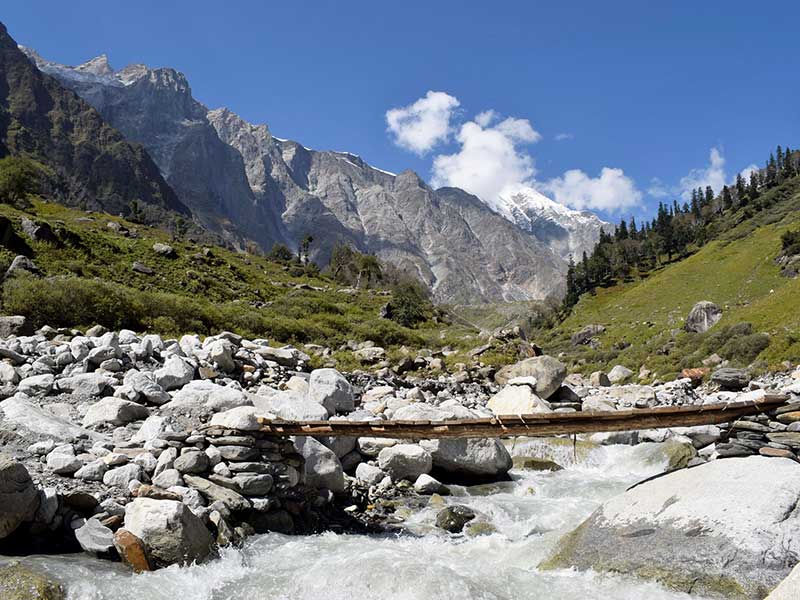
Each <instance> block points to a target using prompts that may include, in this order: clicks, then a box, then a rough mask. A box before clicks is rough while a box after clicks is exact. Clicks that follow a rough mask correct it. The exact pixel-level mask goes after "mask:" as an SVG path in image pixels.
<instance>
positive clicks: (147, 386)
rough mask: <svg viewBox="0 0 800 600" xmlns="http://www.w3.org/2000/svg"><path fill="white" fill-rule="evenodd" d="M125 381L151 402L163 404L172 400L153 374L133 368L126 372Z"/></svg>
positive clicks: (157, 404)
mask: <svg viewBox="0 0 800 600" xmlns="http://www.w3.org/2000/svg"><path fill="white" fill-rule="evenodd" d="M123 381H124V383H125V385H129V386H130V387H131V389H133V391H134V392H136V393H137V394H140V395H141V396H142V398H144V400H145V401H147V402H148V403H150V404H155V405H156V406H161V405H162V404H166V403H167V402H169V401H170V400H171V398H170V395H169V394H168V393H167V392H166V391H164V389H163V388H162V387H161V386H160V385H159V384H157V383H156V382H155V381H154V380H153V374H149V373H142V372H140V371H137V370H135V369H132V370H130V371H128V372H127V373H125V377H124V379H123Z"/></svg>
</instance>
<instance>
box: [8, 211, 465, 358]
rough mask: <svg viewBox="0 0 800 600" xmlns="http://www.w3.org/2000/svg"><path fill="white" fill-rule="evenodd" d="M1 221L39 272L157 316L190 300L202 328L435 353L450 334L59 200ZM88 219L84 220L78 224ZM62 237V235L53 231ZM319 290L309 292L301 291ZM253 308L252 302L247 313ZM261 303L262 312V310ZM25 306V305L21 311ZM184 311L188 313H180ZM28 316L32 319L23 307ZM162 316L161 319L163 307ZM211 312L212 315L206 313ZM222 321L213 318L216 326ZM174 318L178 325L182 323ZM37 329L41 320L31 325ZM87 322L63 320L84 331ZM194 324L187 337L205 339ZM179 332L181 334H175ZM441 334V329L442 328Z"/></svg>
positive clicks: (330, 284) (258, 263) (250, 261)
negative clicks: (33, 225) (105, 285)
mask: <svg viewBox="0 0 800 600" xmlns="http://www.w3.org/2000/svg"><path fill="white" fill-rule="evenodd" d="M0 215H4V216H7V217H9V218H10V219H11V220H12V222H13V223H14V227H15V229H16V231H17V233H19V234H20V235H21V236H22V237H23V238H24V239H26V241H28V243H29V244H30V245H31V247H32V249H33V253H32V258H33V260H34V262H36V264H37V265H38V266H39V268H40V269H42V270H43V271H44V273H45V274H46V275H48V276H69V277H79V278H81V279H80V280H81V281H85V283H83V284H81V285H83V286H85V287H89V286H90V285H91V284H90V283H89V281H90V280H91V281H94V280H100V281H103V282H112V283H113V284H115V285H116V287H115V289H118V290H120V293H122V294H123V295H125V296H129V297H131V298H133V299H135V300H137V301H138V300H139V299H140V298H147V302H149V305H150V306H152V305H153V304H156V306H155V308H154V309H148V310H150V312H158V306H157V304H158V302H161V301H164V302H165V304H170V305H172V304H174V303H176V302H177V303H178V304H181V303H182V302H183V303H185V302H186V301H190V302H193V303H196V305H197V307H199V309H202V310H203V311H205V310H208V311H210V312H214V311H217V310H222V313H221V314H219V315H217V316H216V317H215V319H216V320H215V321H213V322H212V324H211V325H208V323H209V320H208V319H206V320H205V321H204V322H205V323H206V325H205V328H207V329H208V328H212V327H215V328H226V329H231V330H238V331H239V332H240V333H243V334H246V335H261V336H265V337H268V338H270V339H275V340H276V341H280V342H318V343H323V344H332V345H336V344H339V343H342V342H343V341H345V340H347V339H356V340H366V339H372V340H375V341H376V342H378V343H382V344H385V345H388V346H391V345H393V344H401V343H406V344H410V345H415V346H423V345H427V346H429V347H434V346H435V345H439V346H440V345H442V344H443V343H445V342H446V341H450V342H452V341H453V340H454V339H458V336H455V337H453V336H448V335H447V332H445V334H444V337H443V335H442V334H443V331H445V328H443V326H441V325H437V324H435V323H426V324H424V325H423V326H421V327H419V328H417V329H414V330H411V329H406V328H403V327H400V326H398V325H396V324H394V323H392V322H390V321H387V320H385V319H380V318H378V311H379V309H380V307H381V305H383V304H384V303H385V302H386V301H387V297H386V296H385V295H382V294H380V293H376V292H374V291H371V290H362V291H359V292H358V293H357V294H355V295H353V294H345V293H341V292H339V291H338V290H339V289H340V288H341V286H340V285H339V284H337V283H336V282H334V281H332V280H330V279H329V278H327V277H324V276H319V277H309V276H305V275H303V276H293V275H291V274H290V273H289V272H288V270H287V267H285V266H284V265H281V264H279V263H275V262H272V261H269V260H267V259H266V258H264V257H260V256H254V255H250V254H241V253H236V252H232V251H228V250H225V249H223V248H217V247H214V248H211V256H210V257H206V256H204V255H203V252H202V251H203V247H202V246H200V245H198V244H195V243H193V242H191V241H189V240H179V241H174V240H172V239H171V238H170V236H169V234H167V233H166V232H164V231H161V230H159V229H154V228H149V227H146V226H143V225H137V224H133V223H129V222H126V221H124V220H123V219H120V218H117V217H112V216H109V215H107V214H103V213H85V212H82V211H77V210H74V209H70V208H67V207H64V206H62V205H59V204H54V203H48V202H43V201H35V202H34V203H33V207H32V208H31V209H30V210H28V211H20V210H18V209H15V208H13V207H11V206H8V205H1V204H0ZM22 217H28V218H30V219H33V220H34V221H36V222H38V223H48V224H49V225H51V227H53V228H54V229H61V230H62V231H66V232H67V235H68V236H69V238H71V240H72V241H70V242H69V243H66V244H64V245H62V246H60V247H56V246H53V245H51V244H48V243H43V242H30V240H29V239H28V238H27V236H25V235H24V234H23V233H22V231H21V227H20V226H19V222H20V219H21V218H22ZM87 217H89V218H90V219H91V220H86V219H87ZM111 221H115V222H118V223H120V224H122V225H123V226H125V227H126V228H128V229H130V230H135V231H136V233H137V234H138V235H137V237H125V236H123V235H121V234H119V233H116V232H114V231H112V230H111V229H109V227H108V223H109V222H111ZM61 237H62V238H64V239H67V236H64V235H61ZM156 242H163V243H167V244H169V245H171V246H172V247H173V248H175V250H176V252H177V258H173V259H171V258H165V257H162V256H159V255H158V254H156V253H155V252H154V251H153V244H154V243H156ZM13 257H14V253H12V252H10V251H8V250H7V249H5V248H0V266H1V267H2V268H3V271H4V270H5V268H6V267H7V266H8V264H10V262H11V260H12V259H13ZM134 261H139V262H141V263H144V264H145V265H147V266H148V267H150V268H152V269H154V270H155V274H153V275H144V274H140V273H137V272H134V271H133V270H132V268H131V267H132V265H133V262H134ZM309 286H311V288H320V289H311V288H309ZM253 303H254V304H255V305H256V306H258V307H257V308H256V307H254V305H253ZM264 303H265V304H266V306H264V305H263V304H264ZM23 308H24V307H23ZM181 310H183V311H184V312H185V311H186V310H192V307H191V306H189V307H188V308H184V309H181ZM30 311H31V314H35V311H34V309H33V308H32V307H31V308H30ZM165 312H166V313H168V312H169V311H167V310H166V309H165ZM215 314H216V313H215ZM153 317H154V318H153V319H152V320H148V321H145V323H146V325H147V327H148V328H152V329H154V330H159V329H161V330H162V331H161V333H168V334H180V333H189V332H190V331H183V330H175V329H176V328H175V327H174V326H172V325H171V324H170V322H169V320H165V319H161V320H157V318H156V317H157V315H153ZM219 321H222V322H219ZM179 322H186V321H185V320H182V321H179ZM37 324H38V325H41V323H37ZM92 324H93V323H71V324H70V325H72V326H88V325H92ZM203 328H204V326H203V325H201V324H200V321H199V320H198V324H197V326H196V329H195V332H197V333H202V334H208V333H213V331H203V330H202V329H203ZM181 329H182V328H181ZM448 331H449V330H448Z"/></svg>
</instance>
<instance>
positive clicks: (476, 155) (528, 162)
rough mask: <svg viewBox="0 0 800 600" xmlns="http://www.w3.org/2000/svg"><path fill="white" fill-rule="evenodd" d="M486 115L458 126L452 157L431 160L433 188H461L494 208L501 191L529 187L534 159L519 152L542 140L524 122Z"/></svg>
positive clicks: (533, 169) (492, 112)
mask: <svg viewBox="0 0 800 600" xmlns="http://www.w3.org/2000/svg"><path fill="white" fill-rule="evenodd" d="M497 118H498V117H497V114H496V113H495V112H494V111H485V112H482V113H480V114H479V115H477V116H476V117H475V119H474V120H473V121H468V122H466V123H464V124H462V125H461V128H460V130H459V131H458V134H457V135H456V141H457V142H458V143H459V144H460V148H459V149H458V151H457V152H455V153H453V154H440V155H438V156H436V157H435V158H434V159H433V179H432V181H431V183H432V185H433V186H434V187H441V186H451V187H459V188H462V189H464V190H466V191H468V192H470V193H472V194H475V195H476V196H478V197H479V198H481V199H482V200H483V201H484V202H486V203H488V204H490V205H494V203H495V202H496V201H497V199H498V197H499V196H500V194H501V193H502V192H503V190H504V189H507V188H509V187H512V186H517V185H519V184H523V183H528V182H530V181H531V180H532V178H533V176H534V175H535V173H536V169H535V167H534V162H533V158H531V156H529V155H528V154H527V153H526V152H525V151H524V150H522V149H521V148H520V146H521V145H524V144H530V143H533V142H536V141H538V140H539V139H541V135H540V134H539V132H537V131H536V130H535V129H534V128H533V126H531V124H530V121H528V120H527V119H515V118H507V119H504V120H503V121H500V122H499V123H496V124H494V125H493V123H494V122H495V121H496V120H497Z"/></svg>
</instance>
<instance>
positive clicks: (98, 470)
mask: <svg viewBox="0 0 800 600" xmlns="http://www.w3.org/2000/svg"><path fill="white" fill-rule="evenodd" d="M106 471H108V465H107V464H106V463H105V461H103V460H102V459H98V460H94V461H92V462H90V463H86V464H85V465H83V466H82V467H81V468H80V469H78V470H77V471H75V474H74V477H75V479H82V480H83V481H103V476H104V475H105V474H106Z"/></svg>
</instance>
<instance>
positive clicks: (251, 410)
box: [211, 406, 260, 431]
mask: <svg viewBox="0 0 800 600" xmlns="http://www.w3.org/2000/svg"><path fill="white" fill-rule="evenodd" d="M211 425H218V426H220V427H225V428H228V429H238V430H239V431H258V429H259V427H260V425H259V423H258V414H257V410H256V408H255V407H252V406H239V407H237V408H232V409H230V410H226V411H225V412H221V413H217V414H215V415H214V416H213V417H211Z"/></svg>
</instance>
